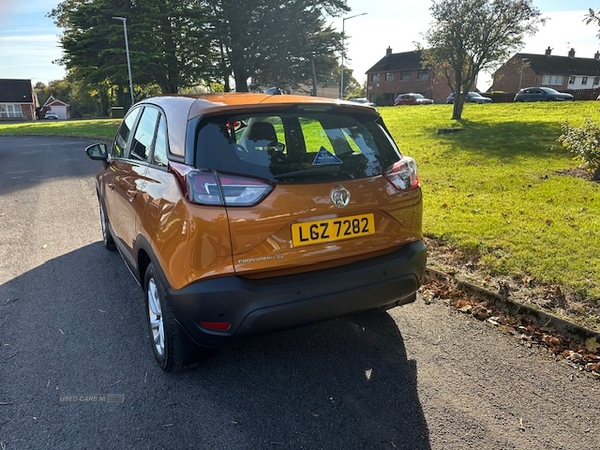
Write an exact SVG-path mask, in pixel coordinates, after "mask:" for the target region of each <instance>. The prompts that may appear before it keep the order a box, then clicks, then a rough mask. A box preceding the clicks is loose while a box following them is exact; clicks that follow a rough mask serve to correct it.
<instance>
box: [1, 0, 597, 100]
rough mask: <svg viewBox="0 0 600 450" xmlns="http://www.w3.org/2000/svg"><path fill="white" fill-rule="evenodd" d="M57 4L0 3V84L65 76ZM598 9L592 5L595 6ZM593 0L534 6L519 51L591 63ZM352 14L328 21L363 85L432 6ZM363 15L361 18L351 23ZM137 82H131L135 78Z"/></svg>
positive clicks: (377, 0) (370, 4) (399, 2)
mask: <svg viewBox="0 0 600 450" xmlns="http://www.w3.org/2000/svg"><path fill="white" fill-rule="evenodd" d="M58 3H59V0H26V1H24V0H0V61H1V66H0V67H1V70H0V77H1V78H18V79H31V80H32V82H33V83H34V84H35V83H37V82H38V81H41V82H43V83H48V82H49V81H51V80H57V79H62V78H64V76H65V70H64V68H63V67H62V66H60V65H58V64H54V63H53V61H55V60H57V59H59V58H60V57H61V56H62V52H61V48H60V45H59V42H58V38H59V36H60V34H61V30H60V29H59V28H57V27H56V26H55V25H54V23H53V21H52V19H50V18H48V17H46V16H47V14H48V13H49V12H50V11H51V10H52V9H53V8H54V7H56V5H57V4H58ZM595 3H596V4H595ZM597 3H598V2H594V0H533V5H534V6H536V7H537V8H538V9H539V10H540V11H541V12H542V16H543V17H546V18H547V19H548V21H547V23H546V25H545V26H541V27H540V29H539V31H538V33H537V34H536V35H535V36H532V37H527V38H526V39H525V47H524V48H522V49H521V50H520V51H522V52H526V53H537V54H543V53H544V51H545V49H546V48H547V47H548V46H550V47H551V48H552V49H553V51H552V54H553V55H564V56H566V55H567V53H568V51H569V49H570V48H574V49H575V51H576V56H578V57H589V58H592V57H593V56H594V53H595V52H596V51H597V50H600V40H599V39H598V38H597V36H596V34H597V31H598V29H597V28H596V27H595V26H593V25H592V24H590V25H585V24H584V23H583V17H584V15H585V13H586V12H587V11H588V9H589V8H590V7H592V8H596V9H597V8H600V4H597ZM347 4H348V6H349V7H350V8H351V12H349V13H347V14H345V15H344V17H347V19H346V20H345V21H343V20H342V18H341V17H340V18H335V19H332V20H331V21H330V23H331V25H332V26H333V27H334V28H336V29H338V31H342V23H344V30H345V34H346V36H347V38H346V41H345V43H346V48H347V50H346V58H347V59H346V61H345V65H346V66H347V67H349V68H351V69H352V70H353V74H354V77H355V78H356V79H357V80H358V81H359V82H363V81H364V80H365V79H366V76H365V72H366V71H367V70H368V69H369V68H370V67H371V66H373V65H374V64H375V63H376V62H377V61H379V60H380V59H381V58H383V57H384V56H385V51H386V49H387V48H388V47H391V48H392V51H393V52H394V53H399V52H405V51H411V50H414V49H415V42H420V43H423V38H422V35H423V33H424V32H425V31H427V29H428V28H429V26H430V15H429V7H430V6H431V0H419V1H415V0H347ZM362 13H366V14H365V15H361V16H359V17H354V18H352V19H349V17H351V16H354V15H357V14H362ZM134 78H135V77H134ZM489 85H490V77H489V75H486V74H480V77H479V82H478V87H479V89H481V90H486V89H487V88H488V87H489Z"/></svg>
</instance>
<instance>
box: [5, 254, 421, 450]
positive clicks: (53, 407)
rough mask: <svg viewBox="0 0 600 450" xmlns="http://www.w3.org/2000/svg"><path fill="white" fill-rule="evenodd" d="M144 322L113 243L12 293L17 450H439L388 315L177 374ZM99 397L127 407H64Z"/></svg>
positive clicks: (30, 277) (9, 289) (19, 283)
mask: <svg viewBox="0 0 600 450" xmlns="http://www.w3.org/2000/svg"><path fill="white" fill-rule="evenodd" d="M224 301H226V299H224ZM341 301H343V299H341ZM144 320H145V319H144V307H143V301H142V292H141V289H139V287H138V286H137V285H136V284H135V282H134V281H133V279H132V277H131V276H130V275H129V273H128V272H127V270H126V269H125V266H124V264H123V262H122V261H121V259H120V257H119V256H118V255H117V254H116V253H110V252H107V251H106V250H105V249H104V248H103V247H102V244H100V243H94V244H92V245H89V246H87V247H84V248H81V249H78V250H76V251H74V252H71V253H68V254H65V255H63V256H60V257H58V258H55V259H52V260H50V261H47V262H46V263H44V264H43V265H41V266H39V267H37V268H35V269H33V270H31V271H29V272H27V273H24V274H22V275H21V276H18V277H16V278H14V279H12V280H10V281H8V282H6V283H4V284H3V285H0V340H1V342H2V344H3V346H2V348H1V349H0V379H2V380H3V383H1V384H0V403H1V404H2V406H0V408H1V410H0V437H1V439H0V440H1V441H2V442H3V443H4V444H6V447H7V448H28V449H32V448H120V449H125V448H148V449H150V448H152V449H154V448H169V449H183V448H195V449H220V448H224V449H361V450H362V449H370V448H384V449H389V448H392V449H394V448H403V449H412V450H418V449H429V448H430V445H429V432H428V428H427V423H426V421H425V418H424V416H423V411H422V408H421V404H420V401H419V398H418V394H417V368H416V362H415V361H411V360H408V359H407V355H406V350H405V347H404V342H403V337H402V334H401V333H400V331H399V330H398V328H397V326H396V323H395V322H394V320H393V319H392V318H391V317H390V316H389V315H388V314H385V313H380V314H360V315H354V316H350V317H345V318H342V319H338V320H333V321H330V322H326V323H322V324H317V325H313V326H309V327H304V328H299V329H295V330H290V331H286V332H280V333H277V334H272V335H268V336H262V337H258V338H254V339H253V340H250V341H247V342H243V343H239V344H236V345H232V346H230V347H227V348H225V349H223V350H222V352H220V354H219V355H218V356H217V357H215V358H213V359H210V360H208V361H206V362H205V363H203V364H202V365H200V366H199V367H197V368H196V369H194V370H190V371H187V372H183V373H180V374H175V375H174V374H166V373H164V372H162V371H161V370H160V369H159V368H158V367H157V366H156V365H155V364H154V361H153V359H152V354H151V350H150V344H149V339H148V337H147V335H146V329H145V321H144ZM92 394H118V395H120V396H122V399H123V400H122V401H121V402H115V403H98V402H93V401H75V402H65V401H60V399H61V398H63V397H62V396H67V395H86V396H88V395H92Z"/></svg>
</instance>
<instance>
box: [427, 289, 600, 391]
mask: <svg viewBox="0 0 600 450" xmlns="http://www.w3.org/2000/svg"><path fill="white" fill-rule="evenodd" d="M554 294H555V297H560V295H561V294H562V293H561V292H560V291H559V292H554ZM421 296H422V298H423V299H424V301H425V304H430V303H431V302H433V301H434V300H436V299H439V300H442V301H443V302H444V303H446V304H447V305H449V306H451V307H452V308H454V309H455V310H456V311H458V312H460V313H462V314H468V315H471V316H473V317H475V318H476V319H478V320H481V321H483V322H486V323H488V324H490V325H491V326H494V327H496V328H497V329H498V330H500V331H502V332H503V333H506V334H510V335H513V336H515V337H516V338H517V339H518V341H519V343H520V344H521V345H523V346H525V347H527V348H533V347H537V348H545V349H547V350H548V351H549V352H550V353H551V354H552V355H553V356H554V357H555V358H556V359H561V360H564V361H566V362H567V364H569V365H570V366H572V367H575V368H577V369H579V370H583V371H586V372H590V373H592V374H593V375H595V376H596V377H598V378H599V379H600V343H599V342H598V340H597V339H596V338H595V337H590V338H588V339H586V340H583V339H576V338H572V337H567V336H563V335H562V334H560V333H558V332H557V331H556V330H554V329H552V328H549V327H548V325H549V324H548V323H546V324H541V325H540V324H539V323H537V322H536V320H535V318H533V317H531V316H529V315H526V314H518V315H515V316H511V315H509V314H507V313H506V312H504V311H502V310H501V309H500V308H499V307H498V306H496V305H494V304H490V303H489V302H486V301H482V300H479V299H477V298H476V297H474V296H472V295H468V294H467V293H466V292H464V291H462V290H461V289H459V288H457V286H456V285H455V284H454V283H451V282H449V281H444V280H439V279H435V280H429V281H427V282H426V283H425V284H424V285H423V287H422V288H421Z"/></svg>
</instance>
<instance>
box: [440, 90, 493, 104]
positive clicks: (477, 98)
mask: <svg viewBox="0 0 600 450" xmlns="http://www.w3.org/2000/svg"><path fill="white" fill-rule="evenodd" d="M446 103H450V104H452V103H454V92H453V93H452V94H450V95H449V96H448V98H447V99H446ZM465 103H477V104H479V105H482V104H484V103H492V99H491V98H489V97H484V96H483V95H481V94H480V93H478V92H469V93H467V97H466V98H465Z"/></svg>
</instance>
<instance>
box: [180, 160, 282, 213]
mask: <svg viewBox="0 0 600 450" xmlns="http://www.w3.org/2000/svg"><path fill="white" fill-rule="evenodd" d="M170 168H171V171H172V172H173V173H174V174H175V175H176V176H177V178H178V180H179V182H180V185H181V188H182V189H183V190H184V194H185V196H186V198H187V199H188V200H189V201H190V202H192V203H197V204H200V205H214V206H252V205H256V204H258V203H260V202H261V201H262V200H263V199H264V198H265V197H266V196H267V195H269V193H270V192H271V191H272V190H273V186H272V185H271V184H269V183H267V182H265V181H262V180H257V179H254V178H248V177H242V176H237V175H224V174H220V173H218V172H215V171H213V170H199V169H191V168H189V167H188V166H185V165H183V164H177V163H174V164H171V165H170Z"/></svg>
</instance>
